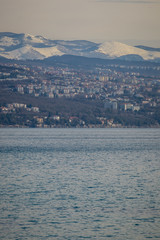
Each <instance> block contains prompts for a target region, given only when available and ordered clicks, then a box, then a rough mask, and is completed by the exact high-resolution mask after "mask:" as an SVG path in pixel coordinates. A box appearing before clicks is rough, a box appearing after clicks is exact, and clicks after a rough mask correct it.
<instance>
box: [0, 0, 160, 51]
mask: <svg viewBox="0 0 160 240" xmlns="http://www.w3.org/2000/svg"><path fill="white" fill-rule="evenodd" d="M0 31H1V32H16V33H29V34H33V35H43V36H45V37H48V38H51V39H68V40H70V39H85V40H91V41H97V42H103V41H108V40H114V41H121V42H126V43H132V45H133V44H137V43H140V44H141V43H146V44H148V45H153V46H157V47H160V0H0Z"/></svg>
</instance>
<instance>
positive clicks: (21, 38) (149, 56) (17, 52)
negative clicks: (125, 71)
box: [0, 32, 160, 61]
mask: <svg viewBox="0 0 160 240" xmlns="http://www.w3.org/2000/svg"><path fill="white" fill-rule="evenodd" d="M65 54H67V55H76V56H84V57H97V58H103V59H116V58H120V59H125V60H152V61H158V59H160V51H155V49H152V51H150V50H145V49H144V46H142V48H141V47H140V46H139V47H132V46H129V45H126V44H123V43H119V42H104V43H102V44H98V43H94V42H90V41H85V40H75V41H64V40H50V39H47V38H44V37H42V36H32V35H29V34H16V33H10V32H1V33H0V56H1V57H5V58H8V59H18V60H26V59H45V58H48V57H52V56H62V55H65Z"/></svg>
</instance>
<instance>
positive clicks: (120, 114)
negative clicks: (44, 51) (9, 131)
mask: <svg viewBox="0 0 160 240" xmlns="http://www.w3.org/2000/svg"><path fill="white" fill-rule="evenodd" d="M0 85H1V98H0V125H1V127H4V126H16V127H125V126H126V127H128V126H129V127H134V126H137V127H139V126H144V125H145V126H155V127H158V126H159V124H160V119H159V115H158V114H159V109H160V108H159V107H160V66H159V65H158V64H151V65H149V66H148V65H145V64H140V65H138V64H133V65H132V64H129V65H125V64H124V63H123V62H122V63H121V64H116V63H113V64H108V65H102V64H101V65H97V66H94V67H88V68H87V67H86V68H83V69H82V68H81V67H79V68H78V67H73V66H65V65H61V66H54V65H52V66H51V65H42V64H25V63H23V64H22V63H21V62H20V63H11V62H9V63H0ZM60 103H61V106H62V105H63V103H64V108H65V106H66V105H67V107H66V108H65V109H61V107H59V104H60ZM76 103H78V105H77V104H76ZM81 104H83V105H84V106H83V108H85V110H83V108H82V107H81ZM47 106H48V107H47ZM69 107H70V109H69V110H67V109H68V108H69ZM87 108H88V110H87ZM71 109H72V110H71Z"/></svg>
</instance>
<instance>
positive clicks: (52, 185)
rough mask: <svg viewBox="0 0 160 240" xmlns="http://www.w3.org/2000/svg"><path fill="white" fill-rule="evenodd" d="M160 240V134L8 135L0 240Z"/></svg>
mask: <svg viewBox="0 0 160 240" xmlns="http://www.w3.org/2000/svg"><path fill="white" fill-rule="evenodd" d="M86 238H88V239H98V240H99V239H100V240H101V239H112V240H113V239H114V240H115V239H118V240H129V239H132V240H135V239H138V240H141V239H160V129H0V239H17V240H20V239H43V240H45V239H58V240H59V239H60V240H61V239H62V240H63V239H67V240H70V239H71V240H77V239H86Z"/></svg>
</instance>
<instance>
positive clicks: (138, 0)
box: [96, 0, 160, 4]
mask: <svg viewBox="0 0 160 240" xmlns="http://www.w3.org/2000/svg"><path fill="white" fill-rule="evenodd" d="M96 1H97V2H110V3H135V4H155V3H156V4H157V3H160V0H96Z"/></svg>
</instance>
